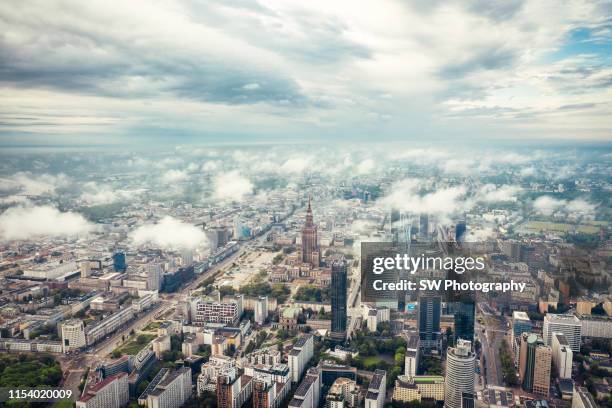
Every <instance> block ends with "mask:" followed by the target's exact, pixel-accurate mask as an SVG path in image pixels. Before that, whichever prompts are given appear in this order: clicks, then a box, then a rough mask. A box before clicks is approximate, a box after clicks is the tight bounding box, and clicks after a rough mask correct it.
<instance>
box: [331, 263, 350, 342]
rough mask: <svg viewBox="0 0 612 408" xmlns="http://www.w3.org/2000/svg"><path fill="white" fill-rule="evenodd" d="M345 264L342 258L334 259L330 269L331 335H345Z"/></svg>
mask: <svg viewBox="0 0 612 408" xmlns="http://www.w3.org/2000/svg"><path fill="white" fill-rule="evenodd" d="M346 289H347V266H346V261H345V260H344V259H342V260H338V261H334V262H333V263H332V270H331V307H332V324H331V331H332V336H334V337H336V338H339V339H344V338H345V337H346V320H347V313H346V300H347V293H346Z"/></svg>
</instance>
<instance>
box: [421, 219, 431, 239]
mask: <svg viewBox="0 0 612 408" xmlns="http://www.w3.org/2000/svg"><path fill="white" fill-rule="evenodd" d="M419 238H421V239H423V240H427V239H429V215H427V214H421V215H420V216H419Z"/></svg>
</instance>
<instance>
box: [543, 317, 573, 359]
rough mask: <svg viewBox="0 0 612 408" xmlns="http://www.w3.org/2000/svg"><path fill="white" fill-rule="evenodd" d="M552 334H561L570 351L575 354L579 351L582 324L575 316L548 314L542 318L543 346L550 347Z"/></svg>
mask: <svg viewBox="0 0 612 408" xmlns="http://www.w3.org/2000/svg"><path fill="white" fill-rule="evenodd" d="M553 333H563V334H564V335H565V338H566V339H567V342H568V344H569V346H570V347H571V349H572V351H573V352H575V353H578V352H579V351H580V338H581V335H582V324H581V323H580V320H579V319H578V318H577V317H576V316H574V315H569V314H567V315H561V314H552V313H548V314H547V315H546V316H544V328H543V330H542V337H543V338H544V344H546V345H547V346H551V345H552V335H553Z"/></svg>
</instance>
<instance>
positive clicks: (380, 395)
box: [365, 370, 387, 408]
mask: <svg viewBox="0 0 612 408" xmlns="http://www.w3.org/2000/svg"><path fill="white" fill-rule="evenodd" d="M386 393H387V372H386V371H385V370H374V375H373V376H372V379H371V380H370V384H369V385H368V392H367V393H366V397H365V408H383V407H384V406H385V396H386Z"/></svg>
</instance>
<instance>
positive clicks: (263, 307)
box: [255, 296, 268, 324]
mask: <svg viewBox="0 0 612 408" xmlns="http://www.w3.org/2000/svg"><path fill="white" fill-rule="evenodd" d="M267 317H268V297H267V296H260V297H259V298H257V302H256V303H255V323H258V324H264V323H265V321H266V319H267Z"/></svg>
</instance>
